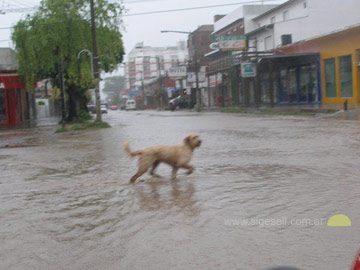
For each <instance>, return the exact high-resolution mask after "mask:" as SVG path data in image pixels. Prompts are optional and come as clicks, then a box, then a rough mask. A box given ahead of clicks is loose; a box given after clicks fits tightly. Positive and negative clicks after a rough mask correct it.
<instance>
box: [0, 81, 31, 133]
mask: <svg viewBox="0 0 360 270" xmlns="http://www.w3.org/2000/svg"><path fill="white" fill-rule="evenodd" d="M25 101H26V91H25V85H23V84H22V83H20V82H19V76H17V75H0V126H6V127H11V126H16V125H18V124H20V123H21V122H22V121H23V120H24V112H25V110H26V109H27V108H25V107H24V106H25V105H26V104H27V103H26V102H25Z"/></svg>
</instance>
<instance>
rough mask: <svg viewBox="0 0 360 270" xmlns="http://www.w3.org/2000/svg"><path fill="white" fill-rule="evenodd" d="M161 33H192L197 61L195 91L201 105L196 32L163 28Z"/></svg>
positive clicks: (195, 59)
mask: <svg viewBox="0 0 360 270" xmlns="http://www.w3.org/2000/svg"><path fill="white" fill-rule="evenodd" d="M160 32H161V33H179V34H187V35H189V36H190V35H192V36H193V39H192V43H193V48H194V61H195V65H194V68H195V81H196V86H195V91H196V93H197V95H198V97H199V106H201V93H200V89H199V71H198V55H197V49H196V42H195V40H194V39H195V36H194V32H187V31H176V30H161V31H160Z"/></svg>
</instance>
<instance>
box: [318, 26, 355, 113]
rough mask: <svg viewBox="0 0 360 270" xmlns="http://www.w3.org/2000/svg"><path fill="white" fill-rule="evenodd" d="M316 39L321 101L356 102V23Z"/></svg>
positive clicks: (336, 102) (340, 104)
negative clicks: (318, 48)
mask: <svg viewBox="0 0 360 270" xmlns="http://www.w3.org/2000/svg"><path fill="white" fill-rule="evenodd" d="M318 42H319V43H320V53H321V65H322V78H323V80H322V86H323V87H322V88H323V96H324V99H323V103H324V104H338V106H343V104H344V102H348V103H349V104H352V106H354V107H357V106H358V104H359V102H360V27H354V28H350V29H347V30H344V31H341V32H338V33H334V34H331V35H328V36H325V37H323V38H321V39H319V40H318Z"/></svg>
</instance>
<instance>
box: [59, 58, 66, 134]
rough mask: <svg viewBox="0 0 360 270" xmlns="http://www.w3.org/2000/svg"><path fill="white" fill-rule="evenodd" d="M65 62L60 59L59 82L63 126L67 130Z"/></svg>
mask: <svg viewBox="0 0 360 270" xmlns="http://www.w3.org/2000/svg"><path fill="white" fill-rule="evenodd" d="M63 66H64V62H63V60H62V59H60V58H59V65H58V68H59V82H60V95H61V113H62V118H61V124H62V127H63V128H65V118H66V104H65V84H64V68H63Z"/></svg>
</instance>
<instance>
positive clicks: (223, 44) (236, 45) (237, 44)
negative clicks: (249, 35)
mask: <svg viewBox="0 0 360 270" xmlns="http://www.w3.org/2000/svg"><path fill="white" fill-rule="evenodd" d="M219 48H220V49H221V50H222V51H239V50H244V49H245V48H246V36H232V37H231V36H230V37H221V38H220V41H219Z"/></svg>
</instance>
